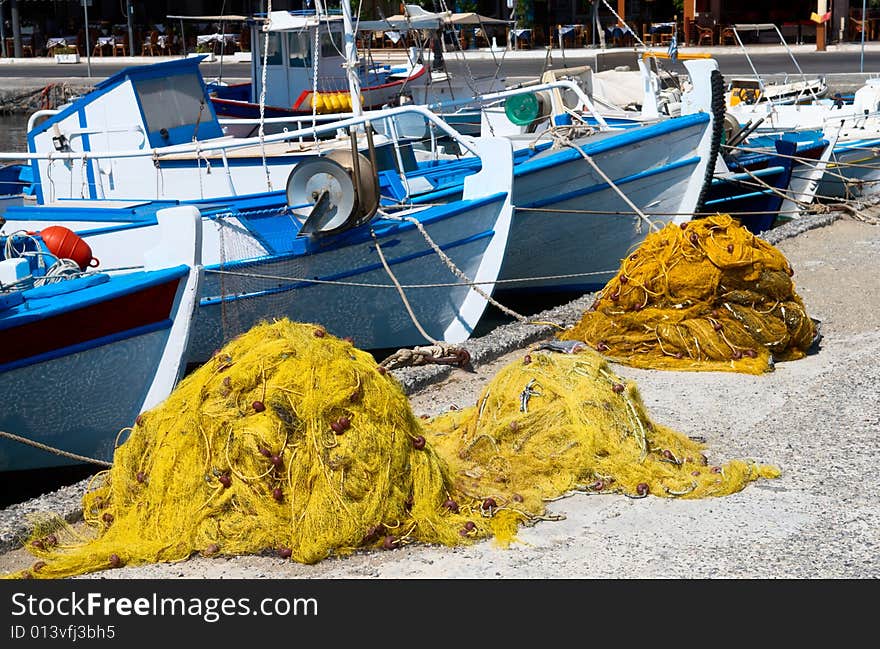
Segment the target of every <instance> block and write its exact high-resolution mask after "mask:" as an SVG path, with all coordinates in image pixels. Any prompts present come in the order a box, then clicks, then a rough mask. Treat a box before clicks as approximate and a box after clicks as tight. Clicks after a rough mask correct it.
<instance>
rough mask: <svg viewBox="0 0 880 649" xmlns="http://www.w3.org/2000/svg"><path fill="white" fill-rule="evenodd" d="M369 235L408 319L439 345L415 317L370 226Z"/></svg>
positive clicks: (428, 338) (427, 338)
mask: <svg viewBox="0 0 880 649" xmlns="http://www.w3.org/2000/svg"><path fill="white" fill-rule="evenodd" d="M370 236H371V237H373V243H374V244H375V245H376V252H378V253H379V261H381V262H382V267H383V268H384V269H385V272H386V273H388V277H389V278H390V279H391V281H392V282H394V287H395V288H396V289H397V293H398V295H400V299H401V300H402V301H403V306H404V307H406V312H407V313H408V314H409V318H410V320H412V323H413V325H415V328H416V329H418V330H419V333H420V334H422V336H424V337H425V339H426V340H430V341H431V342H432V343H433V344H435V345H439V344H440V341H439V340H437V339H436V338H434V337H433V336H431V334H429V333H428V332H427V331H425V328H424V327H423V326H422V323H421V322H419V319H418V318H417V317H416V314H415V313H414V312H413V310H412V306H410V303H409V299H407V297H406V291H404V290H403V287H402V286H401V285H400V282H398V281H397V277H395V276H394V272H393V271H392V270H391V266H389V265H388V261H387V260H386V259H385V253H383V252H382V246H381V245H379V239H378V238H377V237H376V233H375V232H374V231H373V229H372V228H370Z"/></svg>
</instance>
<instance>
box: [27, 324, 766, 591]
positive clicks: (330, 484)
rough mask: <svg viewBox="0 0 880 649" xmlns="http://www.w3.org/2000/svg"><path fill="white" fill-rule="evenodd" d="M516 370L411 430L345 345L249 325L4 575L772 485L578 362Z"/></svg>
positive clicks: (48, 573) (319, 552)
mask: <svg viewBox="0 0 880 649" xmlns="http://www.w3.org/2000/svg"><path fill="white" fill-rule="evenodd" d="M530 359H531V362H529V363H524V362H522V361H517V362H515V363H513V364H511V365H510V366H508V367H506V368H505V369H503V370H502V371H501V372H500V373H499V374H498V375H497V376H496V377H495V379H494V380H493V381H492V382H491V383H490V384H489V385H488V386H487V387H486V389H485V390H484V392H483V394H482V395H481V397H480V399H479V401H478V402H477V405H476V406H474V407H472V408H469V409H467V410H462V411H455V412H450V413H448V414H445V415H443V416H440V417H438V418H437V419H435V420H433V421H428V422H422V421H420V420H419V419H417V418H416V417H415V416H414V415H413V413H412V411H411V409H410V407H409V404H408V403H407V400H406V397H405V395H404V394H403V391H402V390H401V388H400V386H399V385H398V384H397V382H396V381H395V380H394V379H393V378H392V377H391V376H390V375H389V374H387V373H386V372H385V371H384V369H383V368H381V367H380V366H378V365H377V364H376V362H375V361H374V359H373V358H372V357H371V356H370V355H368V354H366V353H364V352H362V351H359V350H357V349H355V348H354V347H353V346H352V344H351V343H350V342H347V341H344V340H340V339H337V338H334V337H332V336H330V335H327V334H325V332H324V330H323V329H321V328H320V327H316V326H315V325H307V324H294V323H291V322H290V321H287V320H282V321H278V322H275V323H272V324H261V325H258V326H257V327H255V328H254V329H252V330H251V331H249V332H248V333H246V334H244V335H243V336H241V337H239V338H238V339H237V340H234V341H233V342H231V343H229V344H228V345H227V346H226V347H224V349H223V350H221V351H220V352H219V353H218V354H217V355H215V357H214V358H213V359H212V360H211V361H209V362H208V363H206V364H205V365H204V366H202V367H201V368H200V369H199V370H197V371H196V372H194V373H193V374H191V375H190V376H189V377H188V378H186V379H185V380H184V381H182V382H181V384H180V385H179V386H178V388H177V389H176V390H175V391H174V393H173V394H172V395H171V396H170V397H169V398H168V399H167V400H166V401H165V403H163V404H162V405H161V406H159V407H157V408H155V409H154V410H151V411H149V412H146V413H143V414H142V415H141V416H140V417H138V421H137V422H136V423H135V425H134V427H133V429H132V430H131V432H130V435H129V437H128V439H127V441H125V442H124V443H123V444H122V445H121V446H119V447H118V448H117V449H116V453H115V456H114V464H113V467H112V468H111V469H110V470H109V471H108V472H105V473H102V474H99V475H98V476H97V477H96V480H95V481H94V484H93V485H92V486H90V488H89V490H88V491H87V493H86V494H85V496H84V498H83V510H84V513H83V516H84V519H85V522H86V523H87V528H88V529H87V531H86V532H80V531H78V530H76V529H75V528H72V527H70V526H61V527H57V526H54V524H53V523H52V521H48V520H47V521H45V523H44V524H43V525H38V526H37V527H36V529H35V530H34V533H33V535H32V537H31V539H30V542H29V543H28V549H29V550H30V551H31V552H32V553H33V554H35V555H36V556H37V557H38V559H39V561H37V562H36V563H35V564H34V565H33V566H32V567H31V568H30V569H28V570H26V571H23V572H21V573H18V574H17V575H14V576H19V577H20V576H28V577H64V576H70V575H76V574H81V573H85V572H90V571H95V570H101V569H105V568H115V567H120V566H122V565H135V564H140V563H148V562H160V561H162V562H171V561H180V560H183V559H186V558H188V557H190V556H191V555H193V554H194V553H201V554H202V555H205V556H212V555H237V554H254V553H262V552H267V551H268V552H272V553H277V554H278V555H280V556H282V557H291V558H293V559H294V560H296V561H300V562H305V563H313V562H317V561H319V560H321V559H324V558H326V557H328V556H330V555H334V554H335V555H342V554H346V553H349V552H351V551H354V550H355V549H358V548H364V547H383V548H385V549H393V548H395V547H399V546H400V545H404V544H407V543H410V542H416V541H419V542H423V543H437V544H443V545H455V544H460V543H468V542H471V541H473V540H475V539H480V538H485V537H488V536H495V537H496V538H497V539H498V540H499V541H501V542H509V541H510V540H511V539H513V538H514V535H515V531H516V529H517V527H518V525H520V524H522V523H524V522H531V521H535V520H538V519H540V518H542V517H544V511H545V503H546V501H547V500H548V499H554V498H556V497H559V496H561V495H563V494H565V493H567V492H569V491H572V490H584V491H593V492H603V493H604V492H608V493H613V492H622V493H626V494H628V495H631V496H634V497H640V496H644V495H647V494H649V493H650V494H656V495H659V496H682V497H690V498H695V497H702V496H710V495H722V494H727V493H731V492H733V491H737V490H739V489H742V488H743V487H744V486H745V485H746V484H747V483H748V482H749V481H751V480H755V479H757V478H758V477H761V476H764V477H773V476H775V475H777V474H778V472H776V470H775V469H773V468H772V467H764V466H758V465H755V464H752V463H747V462H731V463H730V464H728V465H726V466H725V467H723V468H722V467H709V466H708V465H707V464H706V461H705V458H704V457H703V456H702V455H701V452H702V446H701V445H700V444H699V443H698V442H696V441H694V440H692V439H689V438H687V437H684V436H682V435H679V434H677V433H674V432H673V431H671V430H669V429H666V428H664V427H661V426H657V425H656V424H653V423H651V422H650V420H649V419H648V418H647V416H646V414H645V412H644V408H643V406H642V404H641V401H640V399H639V397H638V394H637V392H636V389H635V387H634V386H632V385H627V386H624V384H623V382H622V381H621V380H620V379H618V378H617V377H616V376H614V375H613V374H612V373H611V372H610V370H609V369H608V366H607V365H606V363H605V361H604V360H603V359H602V358H601V357H600V356H599V355H598V354H595V353H594V352H592V351H589V350H587V352H586V353H583V354H578V355H557V354H537V353H535V354H533V355H532V357H530ZM49 525H53V526H52V527H49Z"/></svg>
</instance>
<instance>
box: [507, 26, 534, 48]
mask: <svg viewBox="0 0 880 649" xmlns="http://www.w3.org/2000/svg"><path fill="white" fill-rule="evenodd" d="M510 33H511V34H513V41H514V43H515V44H516V45H515V46H516V47H518V46H519V43H520V42H521V41H526V42H528V41H530V40H531V38H532V30H531V29H511V30H510Z"/></svg>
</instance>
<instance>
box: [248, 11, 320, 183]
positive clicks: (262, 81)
mask: <svg viewBox="0 0 880 649" xmlns="http://www.w3.org/2000/svg"><path fill="white" fill-rule="evenodd" d="M271 14H272V0H269V1H268V3H267V5H266V16H270V15H271ZM267 20H268V18H267ZM268 27H269V24H268V23H266V24H264V25H263V28H264V29H265V30H266V37H265V38H264V39H263V69H262V71H261V74H260V128H259V130H258V131H257V134H258V135H259V136H260V155H261V156H262V159H263V172H264V173H265V174H266V187H267V189H268V190H269V191H270V192H271V191H272V178H271V177H270V176H269V165H268V164H266V139H265V138H266V132H265V129H264V128H263V127H264V125H265V120H266V66H267V65H268V64H269V29H268ZM257 42H258V43H259V41H257ZM315 69H317V63H315ZM313 126H314V124H313Z"/></svg>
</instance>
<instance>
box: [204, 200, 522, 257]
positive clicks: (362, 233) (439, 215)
mask: <svg viewBox="0 0 880 649" xmlns="http://www.w3.org/2000/svg"><path fill="white" fill-rule="evenodd" d="M505 198H507V194H505V193H499V194H494V195H492V196H487V197H485V198H479V199H474V200H462V201H457V202H456V203H450V204H449V205H440V206H437V207H431V208H428V209H426V210H425V211H423V212H419V213H418V214H416V215H415V217H416V218H417V219H418V220H419V222H420V223H421V224H422V225H423V226H425V225H431V224H432V223H438V222H440V221H444V220H446V219H450V218H453V217H455V216H458V215H460V214H463V213H465V212H469V211H472V210H475V209H478V208H480V207H483V206H485V205H490V204H493V203H498V202H502V201H503V200H504V199H505ZM243 216H246V215H243ZM370 227H372V229H373V231H374V232H375V233H376V237H377V238H379V239H380V240H381V239H382V238H384V237H388V236H392V235H396V234H398V233H403V232H407V231H409V230H413V229H415V227H416V226H415V225H413V224H412V223H409V222H408V221H403V222H398V221H384V220H378V221H373V222H371V223H370ZM371 240H372V237H371V236H370V231H369V228H368V227H359V228H355V229H354V230H350V231H348V232H343V233H341V234H339V235H337V236H336V237H334V238H333V239H332V247H333V248H340V247H346V246H353V245H357V244H360V243H366V242H369V241H371ZM300 241H302V242H303V246H304V249H303V250H301V251H295V252H286V253H281V254H274V255H263V256H261V257H251V258H248V259H240V260H236V261H232V262H228V263H226V264H223V266H222V267H221V266H220V264H214V265H212V266H205V269H206V270H210V269H217V270H230V269H235V268H241V267H244V268H247V267H248V266H252V265H253V264H255V263H269V262H277V261H285V260H288V259H296V258H298V257H302V256H303V255H308V254H317V253H321V252H324V251H325V250H327V249H328V247H329V246H328V244H327V242H322V241H321V240H318V241H317V242H312V241H310V240H306V239H300Z"/></svg>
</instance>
